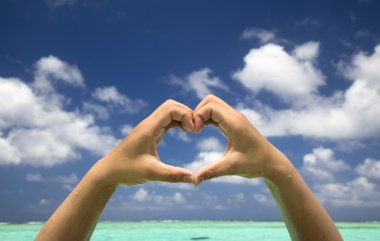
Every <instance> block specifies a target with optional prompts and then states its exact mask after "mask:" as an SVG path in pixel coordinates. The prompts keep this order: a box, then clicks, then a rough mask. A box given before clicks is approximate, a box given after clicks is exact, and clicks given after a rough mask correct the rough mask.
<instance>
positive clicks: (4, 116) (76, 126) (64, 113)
mask: <svg viewBox="0 0 380 241" xmlns="http://www.w3.org/2000/svg"><path fill="white" fill-rule="evenodd" d="M35 68H36V69H35V80H34V82H33V83H31V84H30V85H28V84H26V83H25V82H23V81H22V80H20V79H16V78H1V77H0V99H2V100H7V101H6V102H5V101H1V102H0V146H1V149H2V152H1V154H0V164H28V165H33V166H53V165H56V164H59V163H63V162H66V161H69V160H73V159H79V158H80V153H81V152H80V150H87V151H90V152H92V153H94V154H96V155H102V154H105V153H106V152H108V151H109V150H110V149H111V148H112V147H113V146H114V145H116V144H117V142H118V140H117V139H115V138H114V137H113V136H112V135H111V134H110V133H109V131H108V130H107V129H105V128H101V127H99V126H97V125H96V123H95V121H94V117H93V116H92V115H84V114H82V113H80V112H78V111H69V110H66V109H65V107H66V103H67V102H68V99H67V98H66V97H64V96H62V95H60V94H59V93H58V92H57V91H56V89H55V88H54V85H53V83H55V82H57V81H62V83H67V84H70V85H73V86H84V83H83V79H82V76H81V74H80V71H79V70H78V68H77V67H75V66H72V65H69V64H67V63H65V62H63V61H61V60H59V59H58V58H56V57H54V56H49V57H46V58H42V59H40V60H39V61H38V62H37V64H36V65H35Z"/></svg>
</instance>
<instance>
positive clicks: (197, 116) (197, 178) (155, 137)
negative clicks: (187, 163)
mask: <svg viewBox="0 0 380 241" xmlns="http://www.w3.org/2000/svg"><path fill="white" fill-rule="evenodd" d="M206 125H214V126H216V127H218V128H219V129H220V130H221V132H222V133H223V134H224V136H225V137H226V138H227V140H228V141H227V146H226V149H225V152H224V155H223V156H222V157H221V158H220V159H219V160H216V161H215V162H213V163H211V164H210V165H208V166H205V167H203V168H201V169H200V170H198V171H197V172H196V173H192V172H191V171H189V170H186V169H184V168H180V167H174V166H170V165H167V164H165V163H163V162H161V161H160V158H159V156H158V153H157V146H158V144H159V143H160V141H161V140H162V138H163V136H164V134H165V133H166V132H167V131H168V130H169V129H170V128H175V127H180V128H181V129H182V130H184V131H192V132H194V133H199V132H200V131H201V130H202V129H203V128H204V126H206ZM271 147H272V145H271V144H270V143H269V142H268V141H267V140H266V139H265V138H264V137H263V136H262V135H261V134H260V133H259V132H258V131H257V130H256V128H255V127H254V126H253V125H252V124H251V123H250V122H249V121H248V119H247V118H246V117H245V116H244V115H243V114H242V113H240V112H239V111H237V110H235V109H234V108H233V107H231V106H230V105H228V104H227V103H226V102H224V101H223V100H221V99H220V98H218V97H216V96H214V95H208V96H207V97H206V98H205V99H203V100H202V101H201V102H200V103H199V104H198V106H197V107H196V108H195V109H194V110H191V109H190V108H189V107H187V106H186V105H184V104H181V103H179V102H176V101H174V100H168V101H166V102H165V103H163V104H162V105H161V106H159V107H158V108H157V109H156V110H155V111H154V112H153V113H152V114H151V115H150V116H148V117H147V118H146V119H145V120H143V121H142V122H141V123H140V124H139V125H137V126H136V127H135V128H134V129H133V131H132V132H131V133H130V134H129V135H128V136H127V137H126V138H125V139H124V140H123V141H122V142H121V143H120V144H119V145H118V146H117V147H116V148H115V149H114V150H113V151H111V153H110V155H111V156H112V158H110V159H112V160H114V161H112V162H113V163H112V164H111V165H112V168H113V169H114V171H113V176H114V178H115V180H116V181H117V182H118V183H121V184H125V185H128V186H131V185H136V184H140V183H144V182H146V181H166V182H187V183H193V184H194V185H196V186H197V185H199V184H200V183H201V182H202V181H204V180H208V179H211V178H215V177H220V176H224V175H238V176H242V177H247V178H254V177H258V176H263V175H265V172H266V170H265V168H266V165H265V164H266V156H267V153H268V150H269V148H271ZM107 156H108V155H107Z"/></svg>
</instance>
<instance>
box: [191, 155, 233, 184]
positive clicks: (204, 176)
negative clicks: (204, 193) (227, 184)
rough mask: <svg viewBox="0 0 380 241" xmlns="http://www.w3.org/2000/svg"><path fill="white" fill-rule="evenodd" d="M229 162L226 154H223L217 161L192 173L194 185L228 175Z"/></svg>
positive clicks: (229, 170) (229, 169)
mask: <svg viewBox="0 0 380 241" xmlns="http://www.w3.org/2000/svg"><path fill="white" fill-rule="evenodd" d="M230 166H231V164H230V162H229V161H228V158H227V157H226V156H223V157H222V158H220V159H219V160H218V161H216V162H213V163H211V164H209V165H208V166H205V167H203V168H202V169H201V170H199V171H198V172H197V173H196V174H195V175H194V186H199V184H201V182H203V181H205V180H209V179H212V178H216V177H221V176H226V175H230V172H231V168H230Z"/></svg>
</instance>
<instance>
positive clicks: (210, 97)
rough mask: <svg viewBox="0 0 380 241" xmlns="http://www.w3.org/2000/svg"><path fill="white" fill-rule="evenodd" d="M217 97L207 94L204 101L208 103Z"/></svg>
mask: <svg viewBox="0 0 380 241" xmlns="http://www.w3.org/2000/svg"><path fill="white" fill-rule="evenodd" d="M216 98H217V97H216V96H215V95H213V94H208V95H207V96H206V99H207V100H210V101H212V100H215V99H216Z"/></svg>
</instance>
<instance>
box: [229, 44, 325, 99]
mask: <svg viewBox="0 0 380 241" xmlns="http://www.w3.org/2000/svg"><path fill="white" fill-rule="evenodd" d="M305 46H306V47H305ZM309 48H310V47H307V44H306V45H304V46H301V47H300V46H299V47H298V48H296V49H295V50H294V51H295V53H297V54H299V55H301V53H302V55H303V57H305V56H307V54H309V56H307V57H310V56H311V54H310V52H312V50H308V51H306V49H309ZM314 51H316V52H318V49H314ZM306 52H309V53H306ZM313 54H314V57H315V56H316V55H317V53H313ZM244 62H245V66H244V68H243V69H241V70H238V71H236V72H235V73H234V74H233V77H234V78H235V79H236V80H238V81H240V82H241V83H242V84H243V86H245V87H246V88H247V89H249V90H251V91H252V92H253V93H258V92H259V91H261V90H266V91H269V92H271V93H273V94H274V95H276V96H278V97H280V98H281V99H282V100H283V101H285V102H290V103H293V104H297V103H298V102H299V101H301V100H302V101H305V100H307V99H308V98H309V97H310V95H313V94H315V93H316V92H317V88H318V87H319V86H321V85H324V84H325V81H324V76H323V75H322V73H321V72H320V71H319V70H318V69H317V68H316V67H315V66H314V64H313V62H314V59H313V58H306V59H305V58H303V59H301V58H299V56H292V55H289V54H288V53H287V52H286V51H285V50H284V49H283V47H281V46H279V45H276V44H267V45H264V46H262V47H260V48H258V49H252V50H251V51H250V52H249V53H248V54H247V55H246V56H245V57H244Z"/></svg>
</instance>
